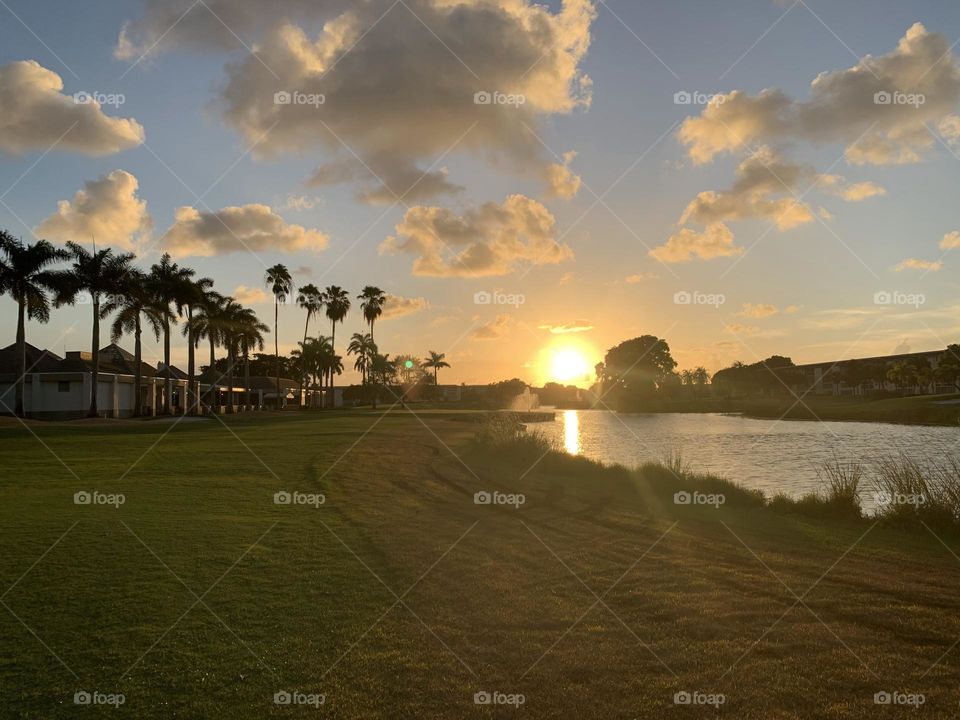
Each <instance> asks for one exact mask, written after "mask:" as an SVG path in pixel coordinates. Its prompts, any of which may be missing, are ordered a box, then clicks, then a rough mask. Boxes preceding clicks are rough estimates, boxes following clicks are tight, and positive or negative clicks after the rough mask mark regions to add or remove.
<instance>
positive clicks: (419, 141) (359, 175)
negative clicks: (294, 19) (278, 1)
mask: <svg viewBox="0 0 960 720" xmlns="http://www.w3.org/2000/svg"><path fill="white" fill-rule="evenodd" d="M385 13H386V14H387V17H386V20H384V21H383V22H380V20H381V19H382V18H383V16H384V14H385ZM595 13H596V10H595V7H594V5H593V3H592V2H591V1H590V0H565V1H564V3H563V5H562V8H561V9H560V11H559V12H556V13H553V12H551V11H550V9H549V8H548V7H547V6H546V5H543V4H534V3H532V2H529V0H408V1H407V2H406V3H405V4H404V3H401V4H394V3H393V2H391V0H368V2H364V3H351V4H350V5H349V7H347V8H346V9H344V10H343V12H342V13H341V14H339V15H337V16H335V17H334V16H333V15H332V14H331V13H330V12H329V11H328V12H327V13H325V14H324V16H325V19H327V22H326V24H325V25H324V27H323V31H322V32H321V33H320V35H319V36H318V37H311V36H309V35H308V34H307V32H306V31H305V30H304V29H303V28H301V27H299V26H297V25H295V24H292V23H284V24H281V25H278V26H276V27H272V28H269V29H268V28H264V29H263V37H262V38H260V39H259V41H258V43H257V54H256V55H255V56H249V57H247V58H245V59H244V60H242V61H239V62H236V63H232V64H230V65H228V66H227V73H228V80H227V82H226V84H225V88H224V91H223V96H222V101H223V107H224V116H225V119H226V122H227V123H228V124H229V125H230V126H231V127H233V128H234V129H236V130H237V131H239V132H240V133H241V134H242V135H243V136H244V138H245V139H246V141H247V142H249V143H251V144H252V143H254V142H257V147H256V151H255V152H256V154H257V155H258V156H261V157H272V156H277V155H280V154H283V153H297V154H302V153H303V152H304V151H305V149H306V148H310V147H318V148H320V149H322V150H325V151H326V152H327V153H329V154H332V155H333V159H332V160H330V161H327V162H325V164H324V165H322V166H321V167H320V168H319V169H318V171H317V173H316V174H315V175H314V177H313V179H312V182H313V184H314V185H317V186H320V185H325V184H331V183H341V182H353V183H356V182H359V183H360V184H361V190H360V197H361V198H362V199H364V200H365V201H368V202H376V203H382V202H393V201H394V199H395V195H399V196H405V200H406V201H407V202H422V201H424V200H426V199H428V198H431V197H435V196H437V195H441V194H452V193H456V192H458V191H459V190H461V189H462V188H461V186H460V185H458V184H457V183H456V182H453V181H451V180H449V179H448V178H447V176H446V172H445V171H444V170H443V169H433V170H430V171H429V172H427V173H426V174H424V173H425V171H424V166H425V165H429V163H430V162H434V161H436V160H437V158H439V157H441V156H442V155H443V154H444V153H447V152H455V151H460V150H464V151H468V152H472V153H474V154H475V155H479V156H481V157H484V158H486V159H488V160H490V161H491V162H493V163H495V164H496V165H497V166H498V167H502V168H505V169H508V170H511V171H513V172H517V173H519V174H521V175H523V176H526V177H533V178H537V179H539V180H540V181H542V182H544V183H545V184H546V185H547V187H548V189H549V190H550V191H551V192H553V193H554V194H558V195H560V196H561V197H564V196H570V195H572V193H573V192H574V191H575V188H576V185H577V181H576V177H575V176H574V175H573V174H572V173H569V171H567V170H566V168H565V166H563V165H561V166H556V165H555V164H553V163H552V162H551V157H550V155H549V153H548V152H547V151H545V149H544V147H543V146H542V144H541V142H540V140H539V139H538V137H537V136H538V135H539V134H540V129H541V127H542V125H543V120H544V118H546V117H549V116H551V115H556V114H566V113H570V112H572V111H573V110H574V109H575V108H577V107H585V106H587V105H589V102H590V83H589V79H588V78H587V77H586V76H585V75H583V73H582V71H581V70H580V62H581V60H582V59H583V57H584V56H585V54H586V52H587V48H588V47H589V44H590V26H591V24H592V22H593V18H594V16H595ZM274 17H283V16H282V15H280V14H279V13H278V14H276V15H274ZM465 28H469V32H467V31H465ZM283 91H285V92H291V93H293V92H301V93H304V94H307V95H310V94H313V95H316V96H318V97H319V96H320V95H322V96H323V98H324V102H323V103H322V104H315V105H312V104H298V103H296V102H291V103H289V104H277V103H275V102H274V96H275V94H276V93H277V92H283ZM478 92H488V93H503V94H506V95H514V96H522V97H523V98H524V102H523V104H506V103H499V102H491V103H487V104H477V103H475V101H474V97H475V94H476V93H478ZM468 131H469V132H468ZM348 148H349V149H348Z"/></svg>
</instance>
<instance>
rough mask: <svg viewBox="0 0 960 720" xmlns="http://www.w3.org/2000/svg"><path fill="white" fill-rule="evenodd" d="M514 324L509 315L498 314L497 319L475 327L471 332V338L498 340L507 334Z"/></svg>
mask: <svg viewBox="0 0 960 720" xmlns="http://www.w3.org/2000/svg"><path fill="white" fill-rule="evenodd" d="M512 325H513V321H512V320H511V318H510V316H509V315H498V316H497V317H496V319H495V320H491V321H490V322H488V323H484V324H483V325H481V326H479V327H477V328H474V330H473V332H471V333H470V339H471V340H498V339H499V338H502V337H503V336H504V335H506V334H507V331H508V330H510V327H511V326H512Z"/></svg>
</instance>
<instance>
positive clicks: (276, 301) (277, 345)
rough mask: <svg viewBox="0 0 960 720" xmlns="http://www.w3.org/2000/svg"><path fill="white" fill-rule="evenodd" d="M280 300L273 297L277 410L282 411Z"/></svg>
mask: <svg viewBox="0 0 960 720" xmlns="http://www.w3.org/2000/svg"><path fill="white" fill-rule="evenodd" d="M279 332H280V298H279V297H277V296H276V295H274V297H273V360H274V362H273V369H274V371H275V372H276V373H277V410H279V409H280V337H279Z"/></svg>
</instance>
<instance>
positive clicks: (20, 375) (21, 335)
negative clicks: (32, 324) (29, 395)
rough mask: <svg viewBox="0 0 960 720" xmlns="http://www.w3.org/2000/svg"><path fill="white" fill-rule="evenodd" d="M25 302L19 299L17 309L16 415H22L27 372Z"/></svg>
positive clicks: (14, 408) (14, 405) (14, 406)
mask: <svg viewBox="0 0 960 720" xmlns="http://www.w3.org/2000/svg"><path fill="white" fill-rule="evenodd" d="M26 311H27V307H26V303H25V302H23V301H21V302H20V303H19V308H18V309H17V386H16V389H15V390H14V396H15V398H14V404H13V412H14V414H15V415H16V416H17V417H21V418H22V417H23V416H24V412H23V383H24V379H25V378H24V376H25V375H26V374H27V337H26Z"/></svg>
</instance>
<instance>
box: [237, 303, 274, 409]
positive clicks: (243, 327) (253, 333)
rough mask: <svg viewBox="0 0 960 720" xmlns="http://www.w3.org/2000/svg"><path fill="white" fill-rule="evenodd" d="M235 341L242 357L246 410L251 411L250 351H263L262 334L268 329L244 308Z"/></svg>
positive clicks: (238, 318) (268, 329)
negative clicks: (238, 345)
mask: <svg viewBox="0 0 960 720" xmlns="http://www.w3.org/2000/svg"><path fill="white" fill-rule="evenodd" d="M237 320H238V326H237V340H238V342H239V344H240V352H241V354H242V355H243V386H244V387H245V388H246V389H247V392H246V395H247V397H246V403H244V408H245V409H246V410H252V409H253V403H252V402H250V350H251V349H253V348H255V349H257V350H263V333H267V332H270V328H269V327H267V326H266V325H264V324H263V323H262V322H260V320H259V319H258V318H257V315H256V313H255V312H254V311H253V310H251V309H250V308H244V310H243V312H242V313H239V314H238V317H237Z"/></svg>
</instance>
